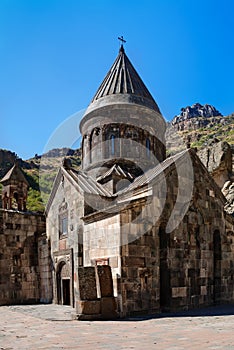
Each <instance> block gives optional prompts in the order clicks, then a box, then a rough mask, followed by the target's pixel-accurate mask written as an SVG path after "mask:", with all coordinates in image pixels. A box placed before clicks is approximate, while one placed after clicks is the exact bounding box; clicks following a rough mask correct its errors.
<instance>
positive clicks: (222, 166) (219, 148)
mask: <svg viewBox="0 0 234 350" xmlns="http://www.w3.org/2000/svg"><path fill="white" fill-rule="evenodd" d="M197 154H198V156H199V158H200V159H201V161H202V163H203V164H204V165H205V166H206V168H207V169H208V171H209V172H210V174H211V175H212V177H213V178H214V180H215V182H216V183H217V185H218V186H219V187H220V189H221V190H222V193H223V195H224V196H225V197H226V200H227V202H226V204H225V207H224V209H225V211H226V212H227V213H228V214H233V215H234V162H233V160H234V152H233V149H232V147H231V146H230V145H229V144H228V143H227V142H215V141H213V142H211V143H210V145H209V146H208V147H206V148H203V149H201V150H200V151H199V152H198V153H197Z"/></svg>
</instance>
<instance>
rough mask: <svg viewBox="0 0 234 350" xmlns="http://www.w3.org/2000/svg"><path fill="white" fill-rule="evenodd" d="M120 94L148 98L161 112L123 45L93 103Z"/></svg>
mask: <svg viewBox="0 0 234 350" xmlns="http://www.w3.org/2000/svg"><path fill="white" fill-rule="evenodd" d="M118 94H129V95H132V96H136V97H137V98H138V99H139V98H142V99H143V100H147V101H148V103H147V104H150V105H151V107H152V108H153V109H155V110H156V111H157V112H158V113H160V110H159V108H158V105H157V104H156V102H155V100H154V99H153V97H152V95H151V94H150V92H149V90H148V89H147V87H146V86H145V84H144V83H143V81H142V79H141V78H140V76H139V74H138V73H137V71H136V70H135V68H134V67H133V65H132V63H131V62H130V60H129V58H128V57H127V55H126V53H125V51H124V48H123V46H121V48H120V50H119V54H118V56H117V58H116V60H115V62H114V63H113V65H112V67H111V68H110V70H109V72H108V73H107V75H106V77H105V78H104V80H103V82H102V83H101V85H100V86H99V88H98V90H97V92H96V94H95V95H94V97H93V99H92V102H91V104H92V103H93V102H95V101H97V100H99V99H100V98H102V97H106V96H112V95H118Z"/></svg>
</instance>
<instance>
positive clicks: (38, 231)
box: [0, 209, 51, 305]
mask: <svg viewBox="0 0 234 350" xmlns="http://www.w3.org/2000/svg"><path fill="white" fill-rule="evenodd" d="M43 233H45V217H44V216H43V215H37V214H31V213H27V212H26V213H25V212H16V211H13V210H2V209H1V210H0V305H5V304H16V303H36V302H39V301H40V300H41V298H43V299H44V298H46V299H47V301H48V302H49V301H51V291H48V295H47V296H45V294H44V293H43V292H42V291H41V279H40V276H41V278H42V280H43V281H44V282H43V283H42V284H44V285H45V284H46V280H45V279H44V278H45V276H44V274H43V271H40V268H39V261H40V257H39V256H40V254H41V253H40V249H39V245H40V244H38V241H39V239H40V237H41V235H42V234H43ZM45 247H46V246H45ZM45 249H46V250H47V247H46V248H45ZM41 251H42V248H41ZM48 274H49V272H48Z"/></svg>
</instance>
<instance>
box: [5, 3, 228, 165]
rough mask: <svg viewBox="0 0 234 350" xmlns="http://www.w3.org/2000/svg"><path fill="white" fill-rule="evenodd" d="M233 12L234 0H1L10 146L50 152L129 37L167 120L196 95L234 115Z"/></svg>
mask: <svg viewBox="0 0 234 350" xmlns="http://www.w3.org/2000/svg"><path fill="white" fill-rule="evenodd" d="M233 12H234V2H233V1H232V0H223V1H215V0H213V1H211V0H203V1H201V0H196V1H195V0H187V1H186V0H160V1H159V0H152V1H151V0H145V1H138V0H135V1H132V0H128V1H126V0H125V1H123V0H119V1H111V0H109V1H107V0H100V1H91V0H80V1H77V0H76V1H75V0H1V1H0V56H1V66H0V77H1V84H0V101H1V103H0V114H1V143H0V148H4V149H9V150H11V151H14V152H16V153H17V154H18V155H19V156H20V157H22V158H24V159H28V158H30V157H32V156H34V154H35V153H38V154H41V153H42V151H43V149H44V147H45V145H46V144H47V142H48V140H49V138H50V137H51V135H52V134H53V133H54V131H55V130H56V128H57V127H58V126H59V125H61V123H63V121H64V120H66V119H67V118H69V117H70V116H72V115H74V114H75V113H76V112H78V111H80V110H82V109H84V108H86V107H87V106H88V104H89V102H90V100H91V99H92V97H93V95H94V94H95V92H96V90H97V88H98V86H99V85H100V83H101V81H102V80H103V78H104V76H105V74H106V73H107V71H108V69H109V68H110V66H111V65H112V63H113V62H114V60H115V58H116V56H117V54H118V49H119V42H118V40H117V37H118V36H120V35H123V36H124V37H125V38H126V40H127V43H126V45H125V50H126V53H127V55H128V57H129V58H130V60H131V62H132V63H133V65H134V66H135V68H136V70H137V71H138V73H139V74H140V76H141V78H142V79H143V81H144V82H145V84H146V85H147V87H148V89H149V90H150V92H151V94H152V95H153V96H154V98H155V100H156V102H157V103H158V105H159V107H160V109H161V112H162V114H163V115H164V117H165V118H166V119H167V120H170V119H172V118H173V117H174V116H175V115H176V114H179V113H180V109H181V107H185V106H187V105H191V104H193V103H195V102H200V103H201V104H205V103H209V104H212V105H214V106H215V107H216V108H217V109H218V110H219V111H220V112H221V113H222V114H224V115H227V114H230V113H233V112H234V86H233V84H234V64H233V57H234V35H233ZM78 136H79V135H78V132H77V138H78ZM73 138H74V135H73ZM63 142H65V141H63V140H62V138H61V139H59V140H58V144H57V146H58V147H62V146H71V145H69V144H63ZM68 143H69V142H68ZM54 146H56V144H55V145H54Z"/></svg>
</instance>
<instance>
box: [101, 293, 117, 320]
mask: <svg viewBox="0 0 234 350" xmlns="http://www.w3.org/2000/svg"><path fill="white" fill-rule="evenodd" d="M116 310H117V305H116V300H115V298H114V297H107V298H101V314H102V318H103V319H111V318H116V317H117V311H116Z"/></svg>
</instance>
